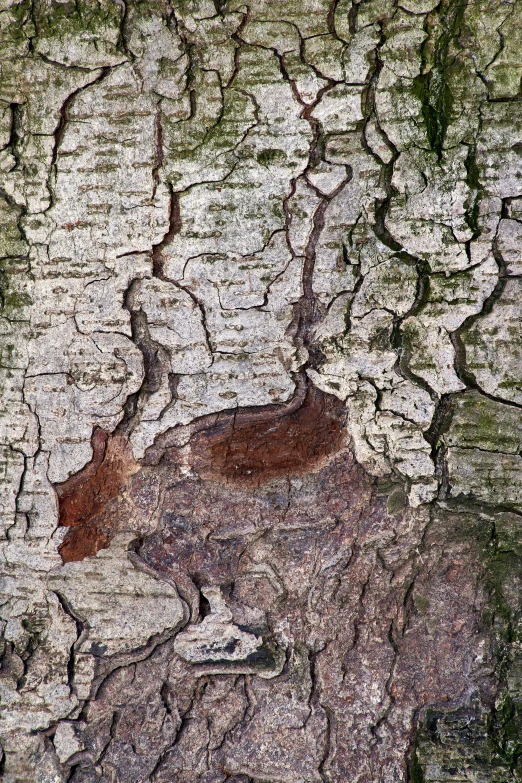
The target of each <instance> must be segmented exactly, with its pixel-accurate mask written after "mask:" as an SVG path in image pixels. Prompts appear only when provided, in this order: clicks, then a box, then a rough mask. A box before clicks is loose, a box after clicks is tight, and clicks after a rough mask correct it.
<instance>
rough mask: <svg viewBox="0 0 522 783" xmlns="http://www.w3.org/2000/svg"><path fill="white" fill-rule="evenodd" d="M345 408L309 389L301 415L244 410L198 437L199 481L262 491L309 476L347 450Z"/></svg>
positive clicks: (195, 457) (194, 449)
mask: <svg viewBox="0 0 522 783" xmlns="http://www.w3.org/2000/svg"><path fill="white" fill-rule="evenodd" d="M345 422H346V409H345V407H344V405H343V403H342V402H340V401H339V400H338V399H337V398H336V397H333V396H332V395H330V394H325V393H324V392H322V391H320V390H319V389H317V388H316V387H315V386H311V385H310V386H309V387H308V390H307V392H306V395H305V397H304V400H303V402H302V404H301V405H300V406H299V407H298V408H297V409H296V410H290V411H288V410H286V411H285V410H284V409H283V411H280V410H277V409H275V410H274V409H273V408H271V409H270V408H269V409H264V410H261V411H259V412H249V411H239V412H238V413H237V414H236V415H235V416H230V417H228V419H227V420H226V421H224V422H221V423H220V424H218V426H214V427H211V428H208V429H205V430H202V431H200V432H198V433H197V435H195V436H194V438H193V440H192V443H191V447H192V464H193V467H194V468H195V470H196V472H197V473H199V475H200V476H204V477H207V476H209V475H211V476H212V477H214V478H215V477H220V478H221V479H224V480H225V481H227V482H230V481H233V482H240V483H242V484H248V485H252V486H260V485H262V484H264V483H266V482H268V481H271V480H273V479H275V478H280V477H283V476H297V475H300V474H303V473H306V472H308V471H309V470H311V469H313V468H314V467H316V466H317V465H318V464H320V463H321V461H322V460H324V458H325V457H328V456H329V455H331V454H335V453H337V452H338V451H339V449H340V448H341V447H342V445H343V429H344V425H345Z"/></svg>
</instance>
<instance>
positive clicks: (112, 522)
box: [56, 385, 346, 562]
mask: <svg viewBox="0 0 522 783" xmlns="http://www.w3.org/2000/svg"><path fill="white" fill-rule="evenodd" d="M345 422H346V409H345V407H344V405H343V404H342V403H341V402H340V401H339V400H338V399H336V398H335V397H333V396H331V395H329V394H325V393H324V392H322V391H320V390H319V389H316V388H315V387H314V386H312V385H309V386H308V388H307V389H306V391H305V390H304V389H303V388H301V389H300V391H299V392H298V394H296V397H295V398H294V400H293V401H292V402H291V403H290V404H289V405H287V406H267V407H264V408H250V409H243V410H240V411H238V412H235V413H223V414H217V415H212V416H207V417H205V418H203V419H201V420H200V421H199V422H196V423H195V424H194V425H189V426H188V427H178V428H176V429H175V430H172V431H171V432H170V433H167V434H166V435H165V436H162V437H161V438H159V439H158V441H157V443H156V444H155V446H154V447H153V448H152V449H149V452H148V454H147V458H146V459H145V460H144V464H143V465H142V466H141V467H140V465H139V464H138V463H137V462H135V460H134V459H133V457H132V452H131V448H130V445H129V443H128V441H127V440H126V438H125V437H124V436H123V435H121V434H115V435H110V436H107V434H106V433H105V432H104V431H103V430H99V429H98V430H96V431H95V433H94V435H93V441H92V445H93V458H92V460H91V462H90V463H89V465H87V466H86V467H85V468H83V470H81V471H80V472H79V473H77V474H76V475H75V476H72V477H71V478H70V479H68V480H67V481H65V482H63V483H62V484H59V485H57V486H56V492H57V494H58V500H59V513H60V516H59V519H60V524H61V525H64V526H66V527H69V528H71V530H70V531H69V532H68V533H67V535H66V537H65V539H64V541H63V543H62V544H61V545H60V550H59V551H60V554H61V556H62V560H63V562H69V561H77V560H83V558H84V557H89V556H92V555H95V554H96V553H97V552H99V550H100V549H103V548H105V547H107V546H109V544H110V541H111V540H112V538H113V537H114V535H115V533H116V532H117V531H118V530H122V529H124V528H126V529H132V530H135V531H136V532H138V533H139V532H141V530H143V529H147V528H148V520H149V518H150V513H151V511H152V510H153V508H154V507H155V506H156V504H157V502H158V493H159V486H160V484H161V483H162V482H168V480H169V477H170V476H171V475H172V472H173V471H175V470H177V468H179V466H180V464H181V463H182V462H183V461H184V460H186V457H187V455H186V453H185V454H184V455H182V454H181V452H180V450H179V445H180V443H181V444H183V443H184V444H187V442H188V443H189V457H188V459H189V462H190V466H191V468H192V470H193V473H194V474H196V475H197V476H199V478H200V479H203V480H204V481H211V482H212V483H215V482H217V483H218V484H223V483H226V484H229V483H234V484H237V485H242V486H244V487H245V490H247V494H248V492H249V491H253V490H254V488H255V487H260V486H262V485H264V484H267V483H269V482H270V481H273V480H274V479H278V478H289V477H291V476H297V475H303V474H306V473H309V472H314V471H317V470H319V469H320V468H321V466H322V465H323V464H326V462H327V458H328V457H330V456H332V455H335V454H337V453H339V451H340V450H341V449H342V448H343V446H344V425H345ZM185 464H186V463H185ZM147 465H149V466H150V468H147V467H146V466H147ZM151 468H152V472H151ZM144 471H145V473H144ZM145 474H146V475H145ZM132 475H134V479H133V480H132V482H131V481H130V479H131V476H132ZM127 490H128V500H126V499H124V497H123V495H124V493H126V491H127ZM194 503H196V499H194Z"/></svg>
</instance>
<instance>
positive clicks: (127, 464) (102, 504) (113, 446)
mask: <svg viewBox="0 0 522 783" xmlns="http://www.w3.org/2000/svg"><path fill="white" fill-rule="evenodd" d="M92 447H93V457H92V460H91V462H90V463H89V464H88V465H86V467H85V468H83V469H82V470H81V471H79V473H77V474H76V475H74V476H71V478H70V479H67V481H64V482H63V483H61V484H58V485H56V487H55V489H56V494H57V495H58V507H59V522H60V524H61V525H64V526H65V527H70V528H73V529H72V530H71V531H70V532H69V533H68V534H67V536H66V537H65V539H64V541H63V543H62V544H61V545H60V547H59V551H60V554H61V556H62V560H63V562H64V563H67V562H70V561H73V560H83V558H84V557H88V556H90V555H95V554H96V552H99V550H100V549H103V548H105V547H107V546H109V543H110V540H111V538H112V535H113V533H112V531H111V530H110V529H108V528H107V526H104V525H103V523H102V519H103V516H104V511H105V509H106V507H107V505H108V504H109V503H110V502H111V501H112V500H114V499H115V498H117V497H118V495H120V494H121V493H122V492H123V491H124V490H125V488H126V486H127V483H128V479H129V477H130V475H131V474H132V473H133V472H134V470H135V469H136V463H135V462H134V460H133V458H132V453H131V451H130V447H129V444H128V442H127V441H126V439H125V438H123V437H122V436H120V435H114V436H110V437H109V436H108V435H107V433H106V432H104V431H103V430H101V429H97V430H95V431H94V434H93V438H92Z"/></svg>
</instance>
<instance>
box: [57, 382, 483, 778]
mask: <svg viewBox="0 0 522 783" xmlns="http://www.w3.org/2000/svg"><path fill="white" fill-rule="evenodd" d="M345 419H346V412H345V409H344V406H343V405H342V404H341V403H340V402H338V401H337V400H336V399H335V398H333V397H330V396H329V395H325V394H324V393H322V392H319V391H318V390H316V389H315V388H314V387H312V386H310V387H309V389H308V390H307V392H306V393H305V394H303V395H302V397H301V399H300V400H298V401H297V402H295V403H294V404H293V405H291V406H289V407H288V408H286V409H285V408H284V407H280V408H276V407H273V406H271V407H267V408H266V409H264V410H258V409H257V410H252V411H248V410H247V411H242V412H239V413H236V414H235V415H234V414H232V413H231V414H222V415H219V416H214V417H207V418H206V419H203V420H201V421H200V422H199V423H197V424H194V425H191V426H190V427H180V428H177V429H176V430H172V431H171V432H169V433H167V434H166V435H165V436H162V438H161V439H159V440H158V441H157V443H156V444H155V446H154V447H152V448H151V449H150V450H149V452H148V453H147V455H146V457H145V459H144V460H143V463H142V464H139V463H135V462H133V461H132V460H131V458H130V457H129V456H128V454H129V452H128V450H126V446H125V439H124V438H123V437H122V436H121V435H120V436H114V437H113V438H112V439H109V441H108V442H107V439H106V438H104V437H103V436H102V435H100V434H98V435H97V436H96V438H97V442H96V443H95V448H94V453H95V456H94V459H93V462H92V463H91V465H89V466H88V467H87V468H86V469H85V470H84V471H83V472H82V473H81V474H79V475H78V476H76V477H74V478H73V479H71V480H69V482H66V483H65V484H64V485H62V486H61V487H59V488H58V491H59V495H60V498H61V500H60V504H61V519H62V523H63V524H66V525H69V526H71V530H70V531H69V534H68V537H66V539H65V541H64V543H63V545H62V550H61V551H62V557H63V558H64V560H66V561H67V560H78V559H81V558H83V557H84V556H86V555H91V554H93V553H94V552H95V551H97V549H99V548H100V547H105V546H108V545H110V539H111V537H112V536H113V535H114V534H115V533H117V532H121V531H124V530H128V529H129V528H131V529H134V530H136V531H137V537H136V540H135V543H134V549H135V552H134V555H133V557H134V558H135V562H137V563H139V564H140V566H141V567H143V568H147V569H153V571H154V572H155V573H156V574H157V575H158V576H160V577H161V578H163V579H166V580H169V581H171V582H175V583H176V585H177V587H178V590H179V592H180V595H181V596H182V597H183V599H184V600H185V601H186V602H187V604H188V605H189V607H190V614H191V619H190V621H189V623H188V626H187V628H188V629H190V628H191V627H192V628H197V627H198V626H201V625H202V623H204V622H207V623H208V619H209V617H210V618H211V616H212V613H213V612H214V611H215V609H214V607H212V605H211V603H212V601H211V602H210V603H209V600H207V598H206V597H205V593H208V594H209V595H212V590H214V591H215V590H216V588H218V589H219V591H220V593H221V596H222V599H223V601H224V604H225V605H226V607H227V609H228V612H229V622H230V623H232V624H233V625H234V627H235V628H238V629H241V630H242V631H245V632H248V633H250V634H253V635H254V636H256V637H257V638H262V645H261V646H260V647H259V648H258V649H257V650H256V651H255V653H254V654H250V655H246V656H244V657H243V658H242V657H241V654H240V653H238V654H237V655H235V656H230V655H223V656H222V657H220V656H221V653H220V650H219V649H217V648H216V645H215V644H214V646H212V644H209V645H208V647H207V648H205V650H204V652H203V654H202V655H201V654H200V657H199V658H198V660H197V662H195V663H194V662H193V661H192V662H191V661H189V660H186V659H184V658H183V656H181V655H179V654H178V652H177V651H176V641H175V638H171V639H167V640H166V641H163V642H161V643H159V644H157V645H156V646H154V647H153V649H152V652H151V651H150V650H148V651H146V652H144V654H143V660H138V661H137V662H136V661H134V662H132V663H130V664H125V662H123V664H122V665H120V666H119V667H118V668H116V669H115V670H113V671H112V672H111V673H109V674H108V676H105V678H103V677H102V678H100V679H99V682H100V683H101V684H99V687H98V690H97V693H96V695H95V697H94V698H93V699H92V700H91V701H89V702H87V703H86V705H85V707H84V710H83V713H82V715H81V717H80V718H79V719H78V727H79V728H81V731H82V736H83V738H84V740H83V741H84V743H85V747H86V750H85V752H84V753H83V754H82V755H81V756H80V757H79V758H78V763H77V764H76V765H75V767H74V769H73V773H72V777H71V780H72V781H73V783H90V781H95V780H96V781H99V780H103V781H105V780H106V781H122V782H123V781H125V783H130V782H131V781H136V783H137V781H141V780H144V779H146V778H147V779H148V776H151V775H153V779H154V781H157V783H167V781H174V780H175V781H180V783H181V782H183V783H185V782H186V783H189V782H191V781H194V780H196V779H197V780H201V781H205V782H206V783H211V782H212V783H222V781H225V780H227V781H234V783H240V781H241V783H246V782H247V781H252V780H255V781H258V780H263V781H265V780H277V781H286V780H294V779H300V780H303V781H316V780H317V781H321V780H333V781H355V780H357V781H360V782H361V783H363V782H364V783H370V781H374V780H376V779H381V778H380V776H382V775H384V774H386V777H387V779H393V776H394V775H397V779H398V780H399V779H402V776H404V775H405V774H409V773H408V771H407V770H405V767H406V766H407V764H408V759H410V758H411V755H412V747H413V742H414V732H415V728H416V725H417V722H418V717H419V714H420V713H421V712H422V710H423V709H424V712H425V707H426V705H435V706H436V705H438V704H439V705H440V704H441V703H444V704H446V705H447V704H448V703H449V704H450V705H451V703H452V701H453V700H457V702H458V703H459V704H461V703H462V702H463V700H464V701H466V699H468V701H469V698H470V697H473V698H475V699H476V700H477V699H478V701H479V702H480V703H482V704H484V705H487V704H489V703H491V700H492V698H493V692H494V686H495V683H494V681H493V679H492V676H491V667H490V663H491V662H490V656H491V651H490V649H489V645H488V642H487V641H486V638H487V637H485V636H484V635H483V634H482V632H481V622H482V613H483V611H484V608H485V602H486V596H485V595H484V592H483V591H482V590H481V588H480V586H479V583H480V582H481V579H483V568H482V566H481V565H480V563H479V561H478V558H477V553H476V552H475V545H474V543H473V540H472V539H471V540H470V537H469V536H464V535H462V530H461V527H462V525H463V521H462V520H463V517H462V515H460V514H459V515H454V516H452V515H451V514H450V513H443V512H440V511H439V512H438V514H436V515H432V516H431V518H430V516H429V515H428V514H427V513H426V512H425V511H419V510H415V509H411V508H409V507H408V506H407V503H406V502H405V498H404V496H403V495H402V493H401V490H399V489H395V490H393V488H390V487H389V486H387V487H382V486H380V485H379V482H378V481H377V480H375V479H373V478H370V477H369V476H368V475H367V474H366V473H365V471H364V470H363V469H362V468H361V467H360V466H359V465H357V463H356V462H355V461H354V458H353V455H352V452H351V450H350V445H349V442H348V440H347V438H346V434H345ZM131 463H132V464H131ZM151 515H153V517H154V525H151ZM152 528H154V532H152V533H151V532H148V533H144V534H141V535H140V532H139V531H140V530H141V531H150V530H151V529H152ZM185 630H186V629H185ZM232 646H233V643H232ZM226 652H227V653H230V652H231V650H230V649H228V650H227V651H226ZM232 652H233V651H232ZM138 657H139V656H138ZM205 658H206V659H205Z"/></svg>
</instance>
